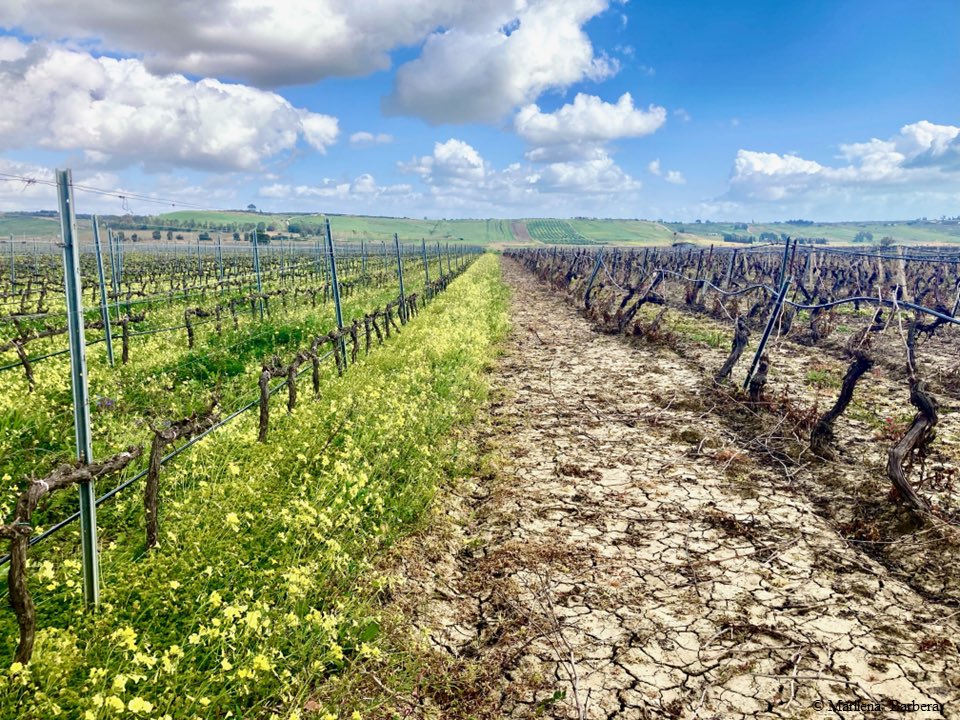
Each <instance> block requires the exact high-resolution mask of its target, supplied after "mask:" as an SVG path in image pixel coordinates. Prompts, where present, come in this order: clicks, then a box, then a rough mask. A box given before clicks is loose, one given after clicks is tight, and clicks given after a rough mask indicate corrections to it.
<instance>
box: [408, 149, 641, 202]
mask: <svg viewBox="0 0 960 720" xmlns="http://www.w3.org/2000/svg"><path fill="white" fill-rule="evenodd" d="M399 167H400V170H401V172H405V173H408V174H415V175H419V176H420V178H421V179H422V180H423V182H424V184H425V185H426V186H427V188H428V190H429V193H430V195H431V197H433V198H434V199H435V200H442V202H443V204H444V206H447V207H453V208H471V210H470V212H471V213H475V212H476V210H477V209H481V208H493V209H498V210H499V211H501V212H502V210H503V209H504V208H510V207H523V208H525V209H526V210H529V209H531V208H538V209H539V210H540V211H546V209H547V208H556V209H558V210H560V211H561V212H562V213H563V214H564V215H568V214H570V213H571V212H572V211H573V210H574V209H576V210H577V211H578V212H583V213H587V212H588V210H589V208H590V207H593V209H594V210H596V207H597V202H598V201H604V200H610V199H611V198H617V199H626V198H632V197H633V195H634V194H635V193H636V191H637V190H639V189H640V182H639V181H637V180H635V179H633V178H632V177H630V176H629V175H628V174H627V173H625V172H624V171H623V170H622V169H621V168H620V167H618V166H617V165H616V163H614V161H613V160H612V158H610V157H609V156H608V155H606V153H604V152H603V151H602V150H600V151H599V153H598V155H597V156H596V157H593V158H591V159H588V160H578V161H568V162H550V163H545V164H541V165H538V166H536V167H534V166H529V165H522V164H520V163H514V164H511V165H508V166H507V167H506V168H504V169H502V170H497V169H496V168H494V167H492V166H491V165H490V164H489V163H488V162H487V161H486V160H485V159H484V158H483V157H482V156H481V155H480V153H479V152H478V151H477V150H476V149H475V148H474V147H472V146H471V145H469V144H468V143H465V142H463V141H462V140H458V139H451V140H448V141H446V142H443V143H436V145H435V146H434V149H433V153H432V154H431V155H427V156H423V157H416V158H414V159H413V160H412V161H410V162H409V163H401V164H400V166H399ZM591 203H592V205H591Z"/></svg>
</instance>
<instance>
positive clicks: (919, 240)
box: [666, 222, 960, 245]
mask: <svg viewBox="0 0 960 720" xmlns="http://www.w3.org/2000/svg"><path fill="white" fill-rule="evenodd" d="M666 227H668V228H670V229H671V230H682V231H684V232H685V233H695V234H697V235H700V236H702V237H706V238H707V239H708V240H710V241H711V242H714V241H716V240H717V239H719V238H720V237H721V235H722V234H723V233H735V234H737V235H755V236H759V235H760V233H762V232H772V233H776V234H777V235H779V234H781V233H786V234H787V235H789V236H790V237H812V238H820V237H822V238H826V239H827V240H828V241H829V242H830V243H842V244H850V243H852V242H853V239H854V237H855V236H856V235H857V233H859V232H869V233H873V239H874V241H875V242H876V241H879V240H880V238H882V237H885V236H888V235H889V236H890V237H892V238H893V239H894V242H895V243H896V244H920V245H929V244H933V245H937V244H941V243H960V225H941V224H939V223H907V222H891V223H883V222H877V223H866V222H865V223H853V222H850V223H815V224H813V225H794V224H790V223H758V224H747V227H746V229H744V228H743V224H740V227H737V224H735V223H714V222H709V223H667V224H666Z"/></svg>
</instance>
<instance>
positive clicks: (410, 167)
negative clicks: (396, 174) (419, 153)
mask: <svg viewBox="0 0 960 720" xmlns="http://www.w3.org/2000/svg"><path fill="white" fill-rule="evenodd" d="M400 170H401V171H402V172H405V173H412V174H416V175H419V176H420V177H422V178H423V179H424V180H425V181H427V182H429V183H431V184H438V183H452V184H459V185H463V184H473V185H477V184H480V183H482V182H483V180H484V178H485V177H486V172H487V171H486V163H485V161H484V159H483V158H482V157H481V156H480V153H478V152H477V151H476V149H475V148H474V147H473V146H472V145H469V144H468V143H465V142H463V141H462V140H457V139H456V138H451V139H450V140H447V141H446V142H437V143H434V146H433V154H432V155H426V156H424V157H419V158H414V159H413V161H412V162H410V163H401V164H400Z"/></svg>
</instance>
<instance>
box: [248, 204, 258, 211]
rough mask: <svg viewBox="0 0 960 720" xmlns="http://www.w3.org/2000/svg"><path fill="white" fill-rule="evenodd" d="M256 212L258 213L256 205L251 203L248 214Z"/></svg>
mask: <svg viewBox="0 0 960 720" xmlns="http://www.w3.org/2000/svg"><path fill="white" fill-rule="evenodd" d="M256 211H257V206H256V205H254V204H253V203H250V204H249V205H247V212H256Z"/></svg>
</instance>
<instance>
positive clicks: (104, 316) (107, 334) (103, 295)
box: [93, 215, 113, 367]
mask: <svg viewBox="0 0 960 720" xmlns="http://www.w3.org/2000/svg"><path fill="white" fill-rule="evenodd" d="M93 249H94V252H96V254H97V280H98V281H99V282H100V319H101V320H102V321H103V334H104V339H105V340H106V343H107V362H109V363H110V367H113V333H112V332H111V331H110V308H109V306H108V305H107V282H106V280H105V278H104V275H103V255H102V254H101V253H100V219H99V218H98V217H97V216H96V215H94V216H93Z"/></svg>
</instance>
